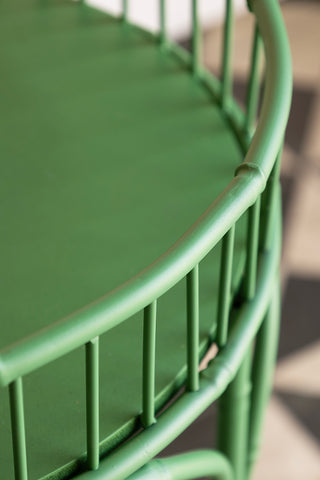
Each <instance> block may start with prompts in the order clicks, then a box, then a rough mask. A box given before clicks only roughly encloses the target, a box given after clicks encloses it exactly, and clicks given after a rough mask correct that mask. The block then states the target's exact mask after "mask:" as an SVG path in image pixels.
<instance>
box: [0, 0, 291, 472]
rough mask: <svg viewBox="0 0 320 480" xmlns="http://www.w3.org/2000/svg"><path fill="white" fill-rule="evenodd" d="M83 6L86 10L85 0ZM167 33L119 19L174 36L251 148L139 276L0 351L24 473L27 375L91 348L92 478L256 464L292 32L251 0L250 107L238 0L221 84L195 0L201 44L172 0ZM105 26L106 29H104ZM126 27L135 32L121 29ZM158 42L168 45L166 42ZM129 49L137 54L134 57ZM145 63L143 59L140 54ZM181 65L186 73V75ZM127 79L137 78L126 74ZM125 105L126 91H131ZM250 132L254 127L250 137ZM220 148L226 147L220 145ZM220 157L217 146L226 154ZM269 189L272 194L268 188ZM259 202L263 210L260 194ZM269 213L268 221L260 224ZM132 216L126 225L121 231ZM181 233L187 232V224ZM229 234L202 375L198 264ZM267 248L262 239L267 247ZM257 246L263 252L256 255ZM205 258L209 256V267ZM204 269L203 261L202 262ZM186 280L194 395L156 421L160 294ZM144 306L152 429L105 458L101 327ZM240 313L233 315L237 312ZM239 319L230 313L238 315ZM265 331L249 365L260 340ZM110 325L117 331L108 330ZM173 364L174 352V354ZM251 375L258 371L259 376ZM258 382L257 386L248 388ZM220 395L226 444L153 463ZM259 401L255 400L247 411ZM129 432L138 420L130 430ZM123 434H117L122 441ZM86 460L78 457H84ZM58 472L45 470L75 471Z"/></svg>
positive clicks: (147, 418) (0, 377)
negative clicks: (242, 74) (243, 104)
mask: <svg viewBox="0 0 320 480" xmlns="http://www.w3.org/2000/svg"><path fill="white" fill-rule="evenodd" d="M79 8H87V7H85V5H83V6H82V7H80V6H79ZM159 8H160V34H159V35H158V36H156V37H153V36H152V35H147V34H146V32H143V31H142V30H140V29H138V28H136V27H133V26H131V25H129V23H128V0H123V15H122V20H123V21H125V22H126V23H128V27H129V26H130V28H132V29H134V28H136V30H137V32H140V33H141V35H142V34H143V35H146V36H147V37H146V38H148V39H149V41H154V40H156V41H154V46H156V45H157V44H159V43H160V46H163V45H164V44H165V45H166V49H162V54H164V55H165V56H168V57H169V56H171V57H170V58H175V59H176V60H177V64H179V63H178V62H180V65H182V66H183V68H184V69H185V68H186V67H187V68H188V69H189V71H191V72H193V74H195V76H196V77H197V81H198V80H200V84H201V88H203V90H205V89H207V90H209V91H210V92H211V93H212V94H213V95H212V96H213V97H214V99H215V101H217V102H219V103H220V104H221V107H222V110H223V111H224V112H225V115H226V117H227V119H228V120H229V122H230V126H231V128H232V129H233V133H234V134H235V136H236V137H237V138H238V140H239V143H240V145H241V148H242V149H243V150H244V151H245V152H246V154H245V158H244V161H243V163H242V164H241V165H240V166H239V167H238V168H237V170H236V176H235V178H233V179H232V180H231V181H230V183H229V185H228V186H227V187H226V188H224V190H223V191H222V192H221V194H220V195H219V196H218V197H217V198H216V199H213V200H214V201H213V203H212V204H211V205H210V206H209V207H208V208H207V210H206V211H205V212H204V214H203V215H202V216H201V217H200V218H199V219H198V221H197V222H196V223H195V224H194V225H193V226H192V227H191V228H189V230H188V231H187V232H186V233H185V234H184V235H183V236H182V237H181V238H180V240H178V241H177V242H176V243H175V244H174V245H173V246H172V247H171V248H170V249H169V250H168V251H167V252H165V253H164V254H163V255H162V256H160V257H159V259H158V260H157V261H156V262H154V263H152V264H151V265H150V266H148V267H147V268H145V269H144V270H143V271H141V272H140V273H139V274H138V275H136V276H134V277H133V278H131V280H129V281H127V282H125V283H124V284H122V285H121V286H120V287H118V288H116V289H115V290H113V291H111V293H108V294H107V295H106V296H104V297H102V298H100V299H98V300H97V301H95V302H94V303H92V304H90V305H88V306H87V307H84V308H83V309H81V310H79V311H76V312H75V313H73V314H71V315H69V316H68V317H67V318H64V319H62V320H61V321H59V322H56V323H54V324H52V325H50V326H48V327H47V328H45V329H43V330H40V331H38V332H37V333H35V334H33V335H31V336H29V337H26V338H24V339H22V340H20V341H19V342H17V343H16V344H14V345H10V346H9V347H7V348H5V349H3V350H2V351H1V352H0V385H1V386H9V396H10V407H11V424H12V439H13V453H14V467H15V478H16V480H27V461H26V458H27V457H26V436H25V426H24V405H23V393H22V376H24V375H26V374H28V373H31V372H34V371H35V370H38V369H39V368H40V367H43V366H44V365H47V364H48V363H50V362H53V361H54V360H57V359H59V358H60V357H62V356H63V355H65V354H67V353H70V352H72V351H73V350H75V349H77V348H79V347H82V346H83V345H85V348H86V412H87V422H86V426H87V458H86V466H83V465H82V467H81V466H80V467H79V468H80V470H79V469H78V470H74V471H73V473H78V474H79V473H80V472H81V468H82V469H83V468H85V469H87V470H91V471H85V472H83V473H81V474H79V478H81V479H83V480H89V479H92V480H98V479H101V480H102V479H103V480H108V479H109V480H124V479H125V478H127V477H128V476H129V475H131V474H133V476H132V477H130V479H132V480H133V479H135V480H136V479H137V480H138V479H139V478H141V479H142V478H159V479H160V478H172V479H173V480H174V479H181V480H182V479H185V480H186V479H189V478H190V479H192V478H196V477H197V476H198V475H211V474H217V478H233V473H234V478H235V479H237V480H245V479H247V478H248V475H249V472H250V471H251V469H252V464H253V461H254V459H255V456H256V452H257V448H258V444H259V436H260V431H261V425H262V418H263V411H264V408H265V404H266V401H267V398H268V395H269V390H270V377H271V372H272V368H273V363H274V357H275V348H276V342H277V328H278V327H277V326H278V317H279V316H278V314H277V311H278V295H277V294H276V293H275V288H274V281H275V278H276V277H277V268H278V261H279V249H280V242H279V241H280V228H279V223H280V222H279V192H278V179H279V164H280V155H279V150H280V148H281V143H282V139H283V135H284V129H285V126H286V122H287V117H288V112H289V106H290V97H291V64H290V52H289V47H288V41H287V37H286V34H285V30H284V25H283V21H282V18H281V14H280V10H279V6H278V4H277V2H276V0H252V1H250V9H251V10H252V12H253V14H254V16H255V18H256V29H255V35H254V41H253V49H252V58H251V72H250V78H249V85H248V94H247V108H246V113H245V114H243V113H241V112H240V110H239V107H238V106H237V105H236V103H235V102H234V100H233V98H232V41H233V40H232V39H233V23H234V22H233V6H232V0H226V19H225V28H224V43H223V61H222V81H221V83H219V82H218V81H217V80H216V79H214V78H212V77H211V76H210V75H209V74H208V72H205V71H204V69H203V67H202V63H201V32H200V25H199V18H198V2H197V1H196V0H192V52H191V54H188V53H186V52H183V51H182V49H181V48H180V47H178V46H176V45H174V44H172V43H170V42H169V41H168V40H167V37H166V21H165V1H164V0H160V2H159ZM106 28H108V26H106ZM123 30H127V29H123ZM158 40H160V42H159V41H158ZM262 45H263V46H264V51H265V56H266V77H265V89H264V94H263V103H262V110H261V114H260V116H259V119H258V122H257V128H256V130H255V131H254V133H253V130H254V125H255V119H256V111H257V105H258V99H259V98H258V96H259V68H258V67H259V57H260V52H261V51H262V48H261V46H262ZM127 58H129V57H127ZM135 60H137V57H136V58H135ZM177 74H178V73H177ZM127 81H128V82H130V79H128V80H127ZM124 102H125V100H124ZM248 134H249V136H250V135H251V134H253V136H252V141H250V142H249V140H248V138H249V137H248ZM220 153H221V152H220ZM218 154H219V152H218ZM263 192H264V193H263ZM261 194H263V196H262V204H261V209H260V199H261ZM246 212H248V231H247V245H246V260H245V264H244V268H243V271H242V273H243V274H244V279H243V282H242V286H241V288H242V289H241V304H240V306H238V307H236V308H235V307H232V301H233V300H234V294H235V293H237V292H234V291H232V285H233V283H232V282H233V276H234V271H233V259H234V256H235V254H236V252H235V223H236V222H238V221H239V220H240V221H242V220H243V218H244V216H245V215H246ZM260 219H261V222H260ZM125 228H126V225H124V229H125ZM181 233H182V232H181ZM221 239H222V252H221V262H220V265H221V270H220V281H219V289H218V295H219V301H218V313H217V322H216V330H215V325H214V329H213V330H212V332H211V334H210V337H213V339H214V340H215V341H216V342H217V344H218V346H219V347H220V351H219V354H218V356H217V357H216V358H215V359H214V361H213V362H212V363H211V364H210V365H209V367H208V368H207V369H206V370H205V371H204V372H202V373H201V374H200V375H199V367H198V365H199V359H200V356H201V355H200V353H201V352H202V350H201V348H199V310H200V306H201V305H200V298H201V296H200V293H201V289H200V282H199V264H200V262H202V261H206V257H207V255H208V254H210V253H211V252H212V250H213V249H214V247H215V246H216V245H217V244H218V243H219V242H220V240H221ZM259 247H260V248H259ZM258 250H259V251H260V254H259V255H258ZM200 266H201V265H200ZM201 272H202V270H201ZM184 278H186V283H187V289H186V301H187V322H186V323H187V327H186V337H187V338H186V346H187V361H186V369H185V373H183V374H182V377H183V376H184V378H185V381H186V387H187V389H186V392H185V393H184V394H183V395H182V396H181V397H180V398H179V399H178V400H176V401H175V402H174V403H173V405H171V406H170V407H169V408H168V409H167V410H166V411H165V412H164V413H162V414H161V415H160V416H159V418H158V419H157V423H155V413H156V408H155V407H156V395H155V381H156V369H155V345H156V311H157V300H158V299H159V297H161V296H162V295H164V294H165V293H166V292H168V291H170V290H171V289H173V287H175V288H176V285H177V284H178V282H180V280H182V279H184ZM142 310H143V311H144V326H143V327H144V328H143V332H144V333H143V375H142V413H141V415H140V418H141V422H142V425H143V427H144V429H143V431H142V432H140V433H139V434H138V435H137V436H135V437H134V438H132V439H131V440H129V441H128V442H127V443H126V444H124V445H122V446H121V448H119V449H118V450H116V451H114V452H113V453H111V454H110V455H108V456H106V458H104V459H102V461H101V462H100V463H99V457H100V455H101V453H103V452H104V450H103V443H102V444H101V443H100V438H99V435H100V434H99V426H100V415H99V396H100V394H99V390H100V388H99V363H100V362H99V336H100V335H103V334H105V333H106V332H108V331H109V330H111V329H113V328H114V327H116V326H118V325H120V324H122V323H124V322H125V321H127V323H129V322H130V321H131V320H130V319H131V317H132V316H133V315H135V314H136V313H138V312H141V311H142ZM230 310H231V313H230ZM229 317H230V318H229ZM257 332H258V336H257V340H256V344H255V348H254V357H253V370H252V372H251V366H252V345H253V340H254V337H255V335H256V334H257ZM110 333H112V332H110ZM168 362H169V360H168ZM251 374H252V377H251ZM251 380H252V392H251ZM221 395H222V397H221V399H220V408H221V412H220V417H219V422H220V426H219V431H220V434H219V438H220V449H221V452H223V453H224V454H225V456H224V455H222V454H221V453H219V452H212V451H210V452H206V451H205V452H203V451H202V452H194V453H189V454H185V455H181V456H179V457H173V458H171V459H163V460H157V461H153V462H151V463H149V464H148V465H146V466H145V467H144V468H143V469H142V470H141V471H139V472H137V473H134V472H136V471H137V469H139V468H140V467H142V466H143V465H144V464H146V463H147V462H149V461H150V460H151V459H152V458H153V457H154V456H155V455H156V454H158V453H159V452H160V451H161V450H162V449H163V448H164V447H165V446H167V445H168V444H169V443H170V442H171V441H172V440H173V439H174V438H176V437H177V436H178V435H179V433H181V432H182V431H183V430H184V429H185V428H186V427H187V426H188V425H190V423H191V422H192V421H194V420H195V419H196V418H197V417H198V416H199V415H200V414H201V413H202V412H203V411H204V410H205V408H207V407H208V406H209V405H210V404H211V403H212V402H213V401H214V400H216V399H217V398H219V397H220V396H221ZM250 405H251V409H250ZM130 428H131V430H130V431H131V432H132V431H134V428H135V427H130ZM128 432H129V430H127V434H124V436H123V437H121V438H119V439H118V440H116V441H115V444H114V445H116V444H119V443H120V442H121V441H122V440H123V439H124V438H127V437H128ZM80 465H81V464H80ZM69 474H70V472H68V470H67V469H66V470H63V469H62V470H59V471H57V472H55V473H52V475H51V474H50V475H51V476H50V477H48V478H53V479H60V478H65V477H66V476H68V475H69Z"/></svg>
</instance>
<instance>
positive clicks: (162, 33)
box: [159, 0, 167, 45]
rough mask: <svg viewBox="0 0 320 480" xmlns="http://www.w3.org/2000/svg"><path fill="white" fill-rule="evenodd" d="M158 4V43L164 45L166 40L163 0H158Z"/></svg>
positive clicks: (164, 5)
mask: <svg viewBox="0 0 320 480" xmlns="http://www.w3.org/2000/svg"><path fill="white" fill-rule="evenodd" d="M159 5H160V45H164V44H165V43H166V40H167V32H166V4H165V0H160V4H159Z"/></svg>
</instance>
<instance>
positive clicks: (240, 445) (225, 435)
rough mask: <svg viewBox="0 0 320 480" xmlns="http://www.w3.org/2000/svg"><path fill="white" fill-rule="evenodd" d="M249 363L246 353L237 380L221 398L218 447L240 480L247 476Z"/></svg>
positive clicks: (235, 476) (236, 477)
mask: <svg viewBox="0 0 320 480" xmlns="http://www.w3.org/2000/svg"><path fill="white" fill-rule="evenodd" d="M250 366H251V362H250V357H249V355H248V354H247V355H246V356H245V359H244V361H243V362H242V365H241V367H240V369H239V371H238V373H237V375H236V377H235V379H234V380H233V381H232V382H231V383H230V385H229V387H228V388H227V390H226V391H225V393H224V394H223V395H222V397H221V398H220V400H219V410H220V412H219V417H218V421H219V424H218V433H219V436H218V441H219V450H221V451H222V452H223V453H224V454H225V455H226V456H227V457H228V458H229V460H230V461H231V464H232V468H233V472H234V478H235V479H237V480H244V479H246V478H247V455H248V451H247V450H248V443H247V438H248V418H249V411H250V403H249V400H250V387H251V385H250V380H249V379H250Z"/></svg>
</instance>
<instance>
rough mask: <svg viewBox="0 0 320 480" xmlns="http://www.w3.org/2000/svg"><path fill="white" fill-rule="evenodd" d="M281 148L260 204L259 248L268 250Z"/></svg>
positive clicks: (275, 200) (275, 203) (277, 186)
mask: <svg viewBox="0 0 320 480" xmlns="http://www.w3.org/2000/svg"><path fill="white" fill-rule="evenodd" d="M281 155H282V148H281V150H280V152H279V154H278V156H277V159H276V162H275V164H274V166H273V169H272V172H271V175H270V177H269V179H268V183H267V187H266V189H265V192H264V194H263V202H262V205H261V215H260V217H261V234H260V250H269V248H270V246H271V242H272V232H273V224H274V218H275V213H276V211H275V209H276V206H277V195H278V193H279V178H280V166H281Z"/></svg>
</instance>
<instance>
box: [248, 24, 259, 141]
mask: <svg viewBox="0 0 320 480" xmlns="http://www.w3.org/2000/svg"><path fill="white" fill-rule="evenodd" d="M261 51H262V40H261V37H260V33H259V28H258V26H257V25H256V26H255V30H254V37H253V46H252V54H251V68H250V78H249V84H248V89H247V101H246V104H247V111H246V119H245V129H246V131H247V132H248V133H251V132H252V130H253V128H254V124H255V120H256V116H257V109H258V102H259V90H260V81H259V80H260V79H259V62H260V57H261Z"/></svg>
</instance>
